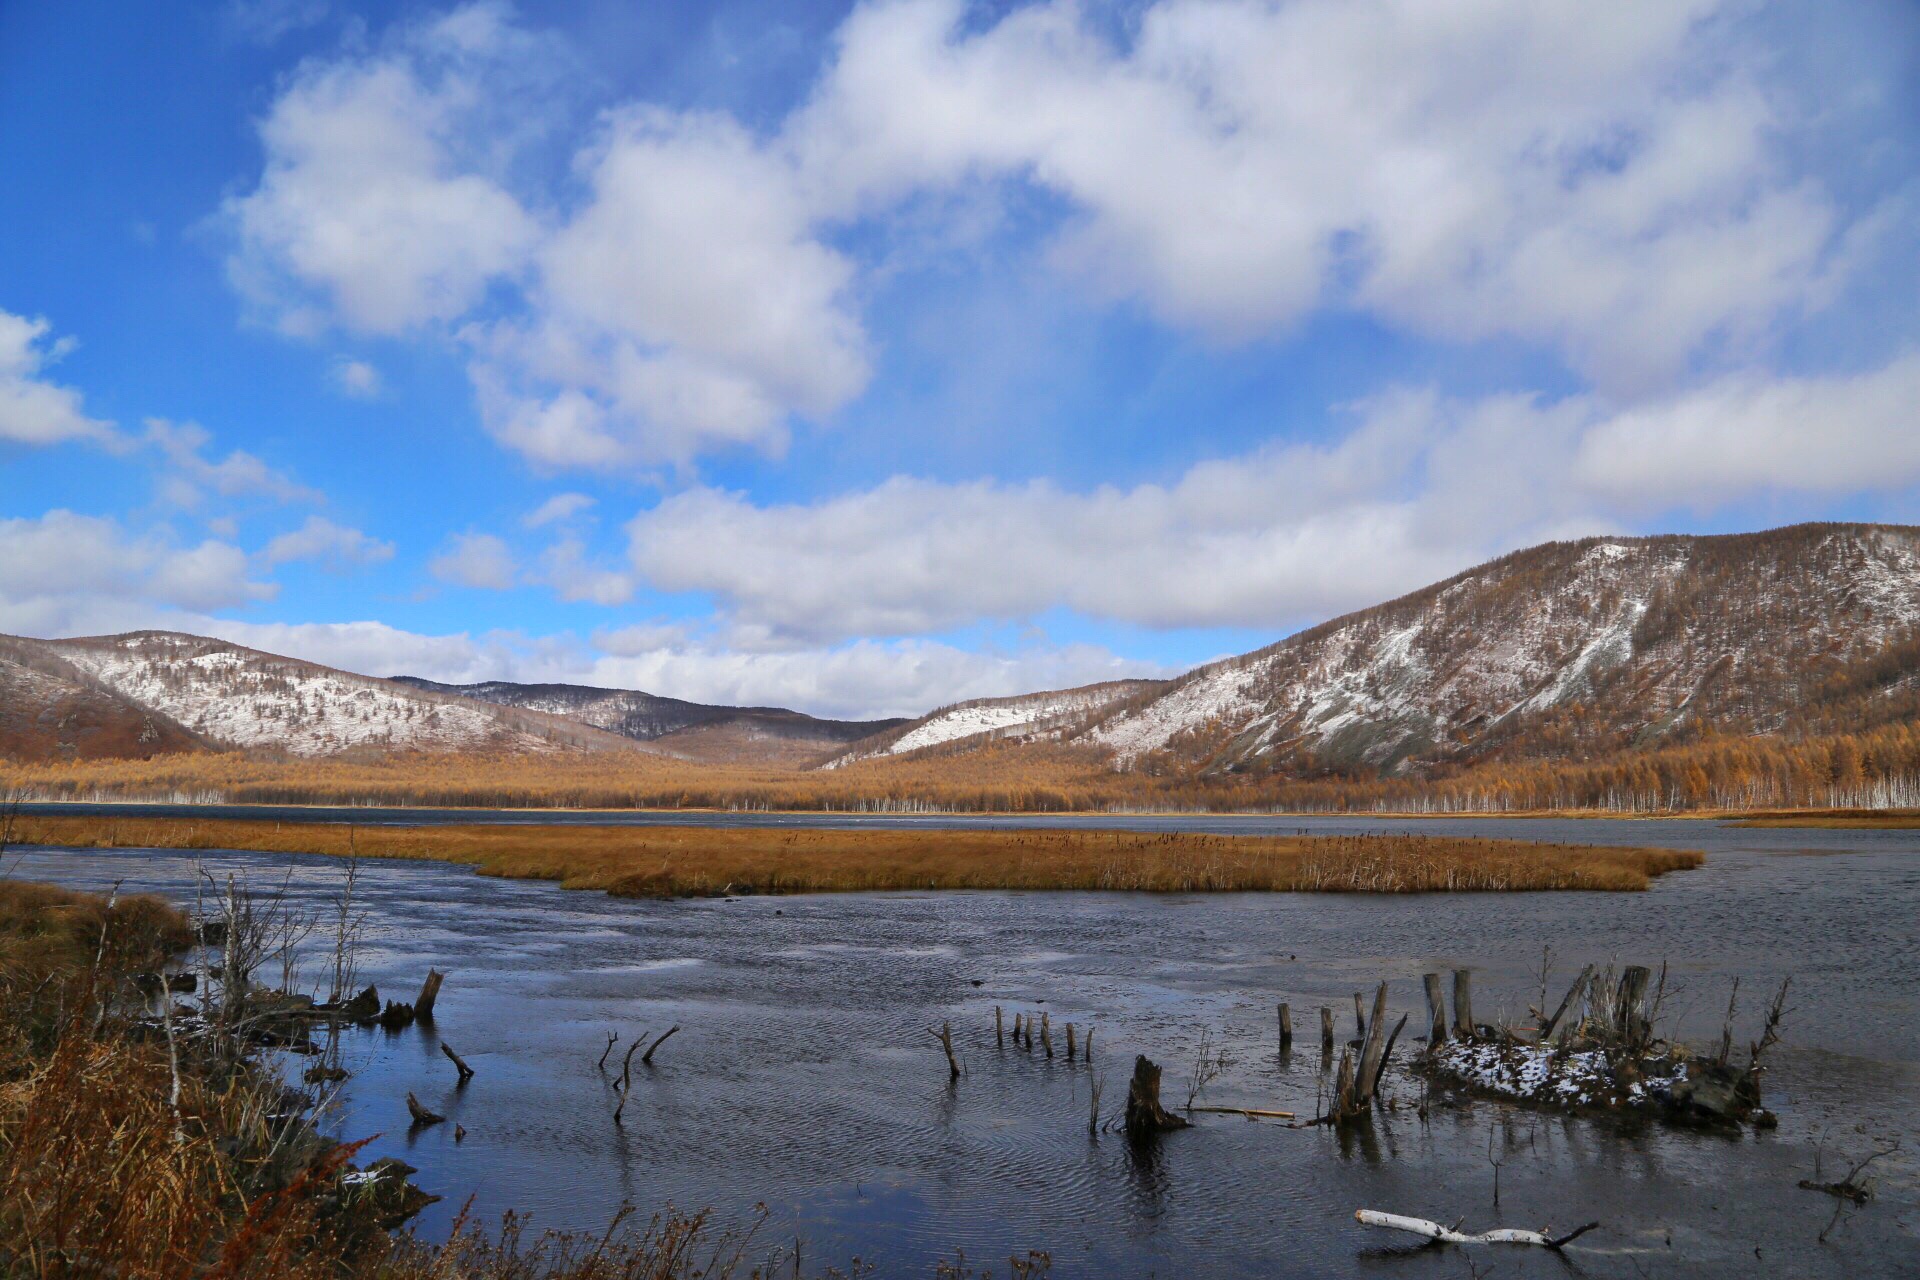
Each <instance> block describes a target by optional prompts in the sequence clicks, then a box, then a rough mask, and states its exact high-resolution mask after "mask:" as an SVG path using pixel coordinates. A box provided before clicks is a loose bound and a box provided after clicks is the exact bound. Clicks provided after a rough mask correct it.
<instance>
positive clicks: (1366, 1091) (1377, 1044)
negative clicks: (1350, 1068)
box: [1354, 982, 1387, 1106]
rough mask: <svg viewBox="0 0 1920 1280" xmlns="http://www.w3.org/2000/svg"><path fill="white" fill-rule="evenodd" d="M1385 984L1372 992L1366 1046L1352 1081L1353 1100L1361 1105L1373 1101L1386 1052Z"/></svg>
mask: <svg viewBox="0 0 1920 1280" xmlns="http://www.w3.org/2000/svg"><path fill="white" fill-rule="evenodd" d="M1386 1020H1387V984H1386V983H1384V982H1383V983H1381V984H1380V989H1379V990H1377V991H1375V992H1374V994H1373V1016H1372V1017H1371V1018H1369V1019H1367V1038H1366V1048H1365V1049H1364V1050H1362V1051H1361V1054H1360V1068H1359V1076H1358V1078H1357V1079H1356V1080H1355V1082H1354V1101H1355V1102H1357V1103H1359V1104H1360V1105H1361V1106H1365V1105H1366V1104H1367V1103H1369V1102H1372V1101H1373V1082H1374V1078H1375V1077H1376V1076H1378V1075H1379V1074H1380V1060H1381V1055H1382V1054H1383V1053H1385V1052H1386V1039H1387V1029H1386Z"/></svg>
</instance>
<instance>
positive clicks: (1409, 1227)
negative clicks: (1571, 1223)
mask: <svg viewBox="0 0 1920 1280" xmlns="http://www.w3.org/2000/svg"><path fill="white" fill-rule="evenodd" d="M1353 1218H1354V1221H1355V1222H1358V1223H1359V1224H1360V1225H1362V1226H1365V1227H1385V1228H1387V1229H1388V1230H1390V1231H1406V1232H1411V1233H1412V1234H1414V1235H1416V1236H1425V1237H1426V1238H1427V1239H1429V1240H1431V1241H1433V1242H1435V1243H1436V1244H1537V1245H1539V1246H1540V1247H1541V1248H1543V1249H1554V1250H1558V1249H1562V1248H1565V1247H1566V1244H1567V1242H1568V1241H1570V1240H1574V1239H1577V1238H1578V1237H1580V1236H1583V1235H1585V1234H1587V1232H1589V1231H1591V1230H1593V1229H1594V1228H1595V1227H1597V1226H1599V1225H1600V1224H1599V1223H1597V1222H1589V1223H1588V1224H1587V1225H1586V1226H1584V1227H1579V1228H1576V1229H1575V1230H1573V1231H1569V1232H1568V1233H1567V1234H1566V1235H1563V1236H1550V1235H1548V1234H1547V1233H1546V1232H1544V1231H1522V1230H1520V1229H1519V1228H1517V1227H1496V1228H1495V1229H1494V1230H1492V1231H1483V1232H1481V1233H1480V1234H1479V1235H1477V1236H1470V1235H1467V1234H1465V1233H1463V1232H1460V1231H1456V1230H1455V1229H1454V1228H1452V1227H1446V1226H1442V1225H1441V1224H1439V1223H1438V1222H1431V1221H1429V1220H1428V1219H1426V1218H1405V1217H1402V1216H1400V1215H1399V1214H1397V1213H1381V1212H1379V1211H1378V1210H1377V1209H1358V1210H1355V1211H1354V1215H1353Z"/></svg>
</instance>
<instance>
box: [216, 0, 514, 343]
mask: <svg viewBox="0 0 1920 1280" xmlns="http://www.w3.org/2000/svg"><path fill="white" fill-rule="evenodd" d="M529 48H530V46H529V45H528V44H527V43H526V42H525V41H524V40H523V39H521V38H520V37H519V36H518V34H517V33H516V32H514V31H513V30H512V29H511V28H509V27H508V26H507V25H506V23H505V18H504V10H503V9H502V7H501V6H498V5H492V4H482V5H474V6H470V7H469V8H468V9H466V10H462V11H459V12H457V13H455V14H452V15H449V16H448V17H446V18H443V19H441V20H439V21H437V22H434V23H431V24H428V25H426V26H423V27H417V28H413V27H410V28H406V29H404V30H403V31H402V32H401V33H400V34H399V35H397V36H396V37H395V38H394V39H393V40H392V41H391V42H390V45H389V46H388V47H386V48H384V49H383V50H381V51H380V52H377V53H374V54H371V55H369V56H366V57H362V58H353V57H348V58H344V59H341V60H337V61H332V62H322V61H310V62H307V63H303V64H302V65H301V67H300V68H299V69H298V70H297V71H296V72H295V73H294V75H293V77H292V78H291V79H290V80H289V82H288V83H287V85H286V87H285V88H284V89H283V91H282V92H281V94H280V96H279V97H278V98H277V99H275V101H274V103H273V106H272V107H271V108H270V110H269V111H268V113H267V116H266V118H265V119H264V120H263V121H261V124H260V136H261V141H262V142H263V144H264V145H265V147H266V152H267V163H266V168H265V171H264V172H263V173H262V174H261V176H260V181H259V184H258V185H257V186H256V187H255V188H254V189H253V190H252V191H250V192H248V193H246V194H245V195H242V196H237V197H234V198H232V199H230V200H228V202H227V204H226V206H225V212H226V215H227V218H228V219H229V221H230V223H231V225H232V226H233V228H234V231H235V234H236V237H237V246H236V249H235V251H234V254H233V256H232V257H231V258H230V259H229V263H228V267H229V272H230V274H231V276H232V278H233V280H234V282H235V284H236V285H237V286H238V287H239V288H240V289H241V290H242V292H243V293H245V294H246V295H247V296H248V297H249V298H251V299H252V300H253V301H254V302H255V303H256V304H258V305H260V306H262V307H263V308H264V309H266V310H267V311H268V312H269V313H270V314H271V315H273V316H274V318H275V319H276V320H277V321H278V323H280V325H281V326H282V327H283V328H286V329H288V330H290V331H293V332H310V331H312V330H314V329H315V328H317V327H318V326H320V325H321V324H323V323H324V322H325V321H326V320H328V319H332V320H337V321H338V322H340V323H342V324H345V325H347V326H348V327H349V328H352V329H355V330H359V331H362V332H368V333H399V332H403V331H405V330H408V329H412V328H415V327H417V326H420V325H424V324H427V323H429V322H432V321H444V320H451V319H453V318H455V317H457V316H459V315H461V314H463V313H465V312H466V311H467V310H468V309H469V308H471V307H472V306H473V305H474V304H475V303H477V302H478V301H479V300H480V298H481V296H482V294H483V293H484V292H485V290H486V288H487V286H488V284H489V282H491V281H492V280H494V279H496V278H498V277H501V276H504V275H508V274H510V273H512V272H514V271H516V270H518V269H519V268H520V267H521V266H522V265H523V264H524V263H525V261H526V259H527V254H528V253H529V251H530V250H531V249H532V247H533V245H534V243H535V240H536V238H537V234H538V227H537V224H536V223H535V220H534V218H533V216H532V215H531V214H529V213H528V212H527V211H526V210H525V209H524V208H522V207H521V205H520V203H519V202H518V201H517V200H516V199H515V198H514V197H513V196H512V195H510V194H509V193H508V192H507V191H506V190H505V189H503V187H502V186H501V185H500V183H499V182H498V181H496V180H495V178H494V176H492V175H491V174H489V173H487V172H482V171H479V169H481V168H484V166H485V164H486V163H487V162H488V161H489V160H491V159H492V157H490V156H488V155H484V154H477V153H476V150H475V149H474V148H475V146H476V145H477V144H475V143H474V140H473V138H472V137H471V132H472V130H473V128H474V122H475V120H476V119H483V118H484V117H485V113H486V111H487V109H488V107H489V105H490V104H489V103H488V102H487V101H486V99H485V93H486V91H485V90H484V89H483V88H482V87H481V84H480V78H481V77H482V76H483V75H484V74H486V73H487V71H488V69H489V68H490V67H491V66H493V65H494V64H496V63H497V62H499V61H500V60H502V59H510V58H513V57H516V56H526V55H527V54H528V51H529ZM484 150H485V148H484V146H480V147H479V151H484ZM316 297H317V299H318V302H317V303H316Z"/></svg>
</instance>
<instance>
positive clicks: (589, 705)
mask: <svg viewBox="0 0 1920 1280" xmlns="http://www.w3.org/2000/svg"><path fill="white" fill-rule="evenodd" d="M395 679H396V683H400V684H406V685H411V686H412V687H414V688H416V689H428V690H433V691H435V692H438V693H443V694H452V695H456V696H459V697H463V698H473V699H477V700H478V701H481V702H490V703H495V704H498V705H501V706H510V707H523V708H526V709H528V710H533V711H543V712H546V713H548V714H550V715H556V716H564V717H566V718H567V719H569V720H577V721H579V722H580V723H582V724H588V725H593V726H594V727H596V728H600V729H605V730H606V731H607V732H609V733H617V734H619V735H620V736H621V737H624V738H631V739H633V740H634V741H636V742H647V743H651V744H653V746H654V747H655V748H656V749H657V750H661V751H666V752H670V753H672V754H674V755H678V756H683V757H685V758H687V759H692V760H708V761H714V762H726V763H736V764H740V763H751V764H768V765H801V764H808V763H812V762H813V761H815V760H817V759H818V758H819V757H821V756H822V755H825V754H827V753H829V752H832V751H834V750H835V749H837V748H839V747H841V746H844V745H845V744H847V743H849V742H854V741H857V740H859V739H861V738H866V737H869V736H871V735H873V734H877V733H884V732H886V731H887V730H889V729H892V728H894V727H895V726H897V725H900V724H903V723H905V722H904V721H902V720H822V719H819V718H817V717H815V716H810V715H805V714H803V713H801V712H798V711H789V710H787V709H786V708H785V707H725V706H714V705H709V704H707V703H700V702H684V701H682V700H681V699H679V698H663V697H661V696H659V695H658V694H652V693H643V692H641V691H640V690H638V689H598V688H594V687H592V686H590V685H578V684H516V683H514V682H512V681H508V680H490V681H487V682H485V683H483V684H458V685H455V684H438V683H436V682H434V681H432V680H423V679H421V678H420V677H418V676H398V677H396V678H395Z"/></svg>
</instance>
